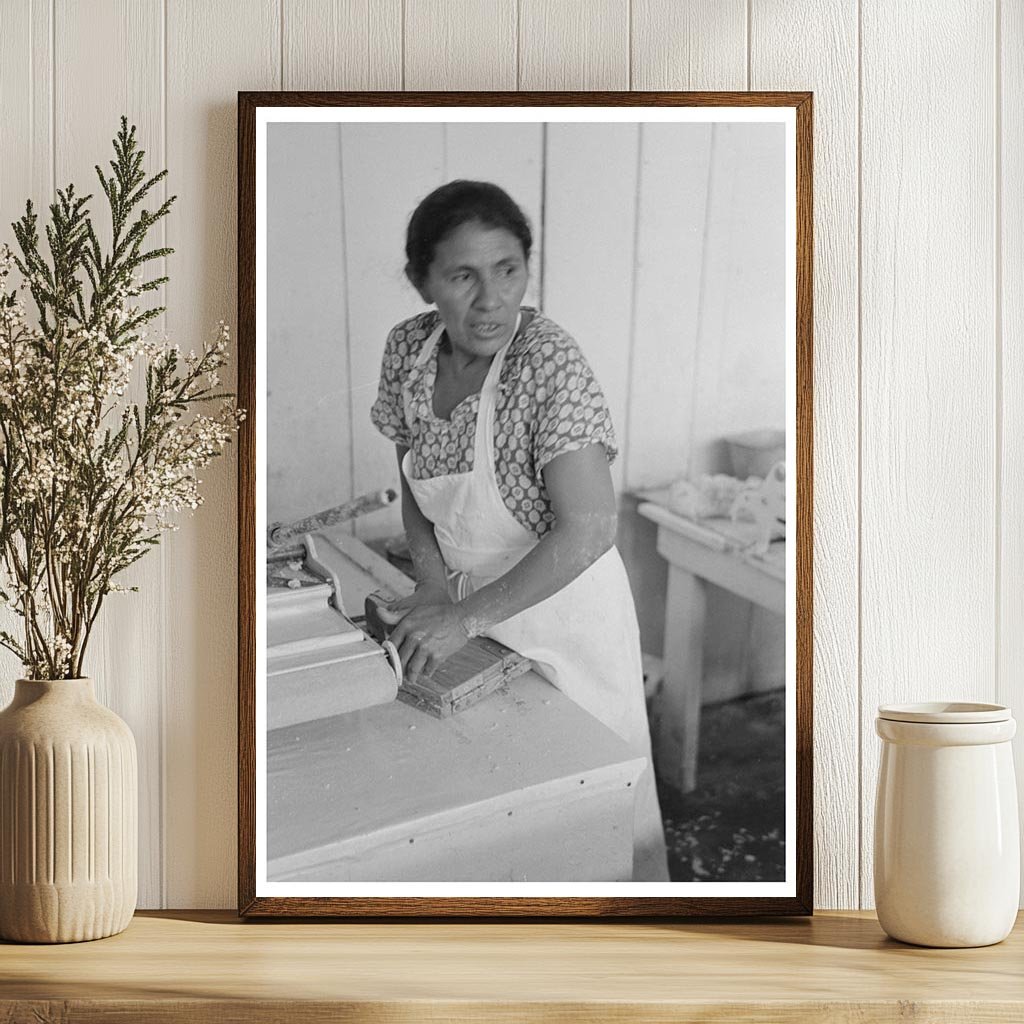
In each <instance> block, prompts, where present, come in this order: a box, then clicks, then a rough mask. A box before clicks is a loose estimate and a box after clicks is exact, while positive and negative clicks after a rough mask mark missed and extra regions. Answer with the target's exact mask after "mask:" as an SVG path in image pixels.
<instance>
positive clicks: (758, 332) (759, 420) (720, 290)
mask: <svg viewBox="0 0 1024 1024" xmlns="http://www.w3.org/2000/svg"><path fill="white" fill-rule="evenodd" d="M784 152H785V149H784V133H783V129H782V127H781V126H780V125H778V124H716V125H714V126H713V127H712V132H711V169H710V178H711V180H710V184H709V187H708V209H707V222H706V226H705V236H706V242H705V246H704V265H703V268H702V281H701V294H700V314H699V315H700V322H699V325H698V337H697V363H696V368H695V373H694V382H693V427H692V431H691V436H690V465H689V471H690V475H691V476H692V477H694V478H696V477H697V476H699V475H700V474H701V473H726V472H729V471H730V469H731V466H730V464H729V462H728V458H727V453H726V451H725V446H724V443H723V438H725V437H727V436H728V435H730V434H735V433H738V432H740V431H744V430H760V429H762V428H773V429H780V428H782V427H784V426H785V422H786V413H785V369H784V368H785V352H786V346H785V286H784V282H785V259H784V254H785V176H784V158H783V154H784ZM737 294H741V295H743V297H744V300H743V302H735V301H734V297H735V295H737Z"/></svg>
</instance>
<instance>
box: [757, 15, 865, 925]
mask: <svg viewBox="0 0 1024 1024" xmlns="http://www.w3.org/2000/svg"><path fill="white" fill-rule="evenodd" d="M751 72H752V80H751V86H752V88H755V89H810V90H813V92H814V123H815V135H814V238H815V246H814V248H815V253H814V264H815V273H814V284H815V291H814V334H815V346H814V363H815V380H814V396H815V406H816V409H817V414H816V416H815V424H814V455H815V464H816V467H815V474H814V531H815V534H814V652H815V657H814V693H815V707H814V712H815V714H814V748H815V752H816V756H815V758H814V767H815V776H814V813H815V829H814V833H815V848H814V872H815V884H814V891H815V905H816V906H819V907H839V908H842V907H856V906H858V905H859V899H860V892H859V884H858V873H859V867H860V853H861V851H860V844H859V820H860V806H859V803H858V800H857V783H858V774H859V771H860V757H859V753H860V743H859V739H860V737H859V732H860V713H859V706H860V705H859V696H860V695H859V666H858V642H857V641H858V630H857V608H858V604H857V586H856V580H857V573H858V561H857V500H858V490H857V443H858V436H857V426H858V415H857V372H858V369H857V355H858V330H857V327H858V325H857V282H858V276H857V274H858V271H857V159H858V151H857V113H858V108H857V12H856V9H855V7H854V6H853V5H850V4H835V3H831V2H829V0H823V2H815V3H811V4H802V5H800V6H790V5H778V4H774V3H770V2H765V0H757V2H755V3H754V6H753V10H752V18H751Z"/></svg>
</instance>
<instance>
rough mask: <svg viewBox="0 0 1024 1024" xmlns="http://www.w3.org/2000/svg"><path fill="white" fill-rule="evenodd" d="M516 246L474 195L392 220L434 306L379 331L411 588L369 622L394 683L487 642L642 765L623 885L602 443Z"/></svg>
mask: <svg viewBox="0 0 1024 1024" xmlns="http://www.w3.org/2000/svg"><path fill="white" fill-rule="evenodd" d="M531 244H532V235H531V231H530V226H529V223H528V221H527V219H526V217H525V216H524V214H523V212H522V211H521V210H520V208H519V207H518V206H517V204H516V203H515V202H514V201H513V200H512V199H511V198H510V197H509V196H508V195H507V193H505V192H504V191H503V190H502V189H500V188H499V187H498V186H496V185H493V184H490V183H488V182H475V181H453V182H449V183H448V184H446V185H443V186H441V187H440V188H438V189H436V190H435V191H434V192H432V193H431V194H430V195H428V196H427V197H426V198H425V199H424V200H423V201H422V202H421V203H420V204H419V206H418V207H417V208H416V210H415V211H414V212H413V214H412V217H411V218H410V221H409V227H408V232H407V237H406V249H405V251H406V259H407V262H406V267H405V272H406V275H407V277H408V279H409V281H410V282H411V283H412V285H413V287H415V289H416V290H417V292H418V293H419V294H420V297H421V298H422V299H423V301H424V302H425V303H427V304H429V305H430V306H432V307H434V308H432V309H430V310H429V311H427V312H423V313H420V314H418V315H417V316H414V317H411V318H410V319H408V320H405V321H403V322H402V323H400V324H398V325H397V326H395V327H394V328H393V329H392V330H391V332H390V333H389V335H388V339H387V344H386V347H385V352H384V358H383V364H382V369H381V380H380V391H379V394H378V398H377V401H376V403H375V404H374V406H373V410H372V419H373V423H374V424H375V426H376V427H377V428H378V429H379V430H380V431H381V432H382V433H383V434H384V435H385V436H386V437H388V438H390V439H391V440H392V441H394V442H395V445H396V447H397V454H398V460H399V464H400V467H401V481H402V517H403V522H404V525H405V530H406V533H407V535H408V541H409V548H410V553H411V555H412V560H413V564H414V566H415V575H416V590H415V592H414V593H413V594H412V595H410V596H409V597H407V598H404V599H403V600H401V601H397V602H395V603H394V604H393V605H391V607H390V610H389V611H387V612H386V613H385V618H386V621H388V622H389V623H390V624H391V625H392V626H393V631H392V633H391V640H392V641H393V642H394V643H395V645H396V646H397V647H398V650H399V653H400V655H401V658H402V663H403V666H404V669H405V671H406V672H407V673H408V675H409V676H410V677H412V678H416V677H417V676H419V675H421V674H428V673H430V672H431V671H432V669H433V668H434V667H435V666H436V665H437V664H438V663H439V662H441V661H443V660H444V659H446V658H448V657H449V656H451V655H452V654H454V653H455V652H456V651H457V650H459V649H460V648H461V647H462V646H463V645H464V644H465V643H466V642H467V641H468V640H469V639H470V638H471V637H474V636H479V635H486V636H490V637H493V638H494V639H495V640H498V641H499V642H501V643H503V644H505V645H507V646H508V647H510V648H512V649H513V650H515V651H518V652H519V653H520V654H522V655H524V656H525V657H527V658H530V659H531V660H532V661H533V663H534V666H535V668H536V670H537V671H538V672H539V673H540V674H541V675H542V676H544V677H545V678H546V679H548V680H549V681H550V682H551V683H552V684H553V685H554V686H556V687H557V688H558V689H559V690H561V691H562V693H564V694H565V695H566V696H567V697H568V698H570V699H571V700H572V701H574V702H575V703H576V704H578V705H579V706H580V707H582V708H584V709H585V710H586V711H587V712H589V713H590V714H591V715H593V716H594V717H595V718H597V719H598V720H599V721H601V722H603V723H604V724H605V725H606V726H607V727H608V728H609V729H611V730H612V731H613V732H615V733H617V734H618V735H619V736H620V737H622V739H624V740H625V741H626V742H627V743H628V744H629V745H630V748H631V749H632V750H633V751H634V752H635V753H637V754H638V755H643V756H645V757H647V758H648V767H647V769H646V770H645V772H644V775H643V776H642V778H641V781H640V784H639V786H638V790H637V794H636V815H635V829H634V839H635V846H634V858H633V878H634V880H635V881H668V869H667V864H666V856H665V840H664V833H663V830H662V821H661V814H660V811H659V807H658V797H657V791H656V789H655V785H654V773H653V768H652V766H651V745H650V734H649V727H648V722H647V712H646V706H645V702H644V689H643V675H642V669H641V660H640V637H639V630H638V627H637V620H636V610H635V608H634V604H633V596H632V592H631V590H630V586H629V580H628V578H627V576H626V571H625V567H624V566H623V564H622V559H621V557H620V556H619V553H618V550H617V549H616V547H615V534H616V519H617V515H616V500H615V492H614V489H613V486H612V479H611V473H610V471H609V465H610V463H611V462H612V461H613V459H614V458H615V456H616V454H617V452H616V442H615V435H614V431H613V428H612V423H611V417H610V415H609V412H608V408H607V405H606V403H605V399H604V395H603V393H602V391H601V388H600V386H599V385H598V383H597V381H596V380H595V378H594V375H593V372H592V371H591V369H590V366H589V365H588V363H587V361H586V359H585V358H584V356H583V354H582V352H581V351H580V349H579V347H578V346H577V344H576V342H575V341H574V340H573V339H572V338H571V337H570V336H569V334H567V333H566V331H565V330H563V329H562V328H561V327H559V326H558V324H556V323H554V322H553V321H552V320H549V319H548V318H547V317H546V316H544V315H543V314H542V313H540V312H538V311H537V310H536V309H533V308H531V307H527V306H523V305H522V304H521V303H522V300H523V296H524V294H525V292H526V285H527V279H528V272H529V258H530V248H531Z"/></svg>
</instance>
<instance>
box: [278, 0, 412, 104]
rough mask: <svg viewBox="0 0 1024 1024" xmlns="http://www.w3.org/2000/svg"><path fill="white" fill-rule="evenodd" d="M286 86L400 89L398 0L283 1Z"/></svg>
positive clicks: (400, 1) (400, 34)
mask: <svg viewBox="0 0 1024 1024" xmlns="http://www.w3.org/2000/svg"><path fill="white" fill-rule="evenodd" d="M281 3H282V4H283V7H282V15H281V17H282V24H283V30H284V40H283V60H284V66H283V68H282V79H283V82H284V88H285V89H337V90H345V89H400V88H401V87H402V0H281Z"/></svg>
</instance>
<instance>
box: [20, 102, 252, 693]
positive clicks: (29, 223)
mask: <svg viewBox="0 0 1024 1024" xmlns="http://www.w3.org/2000/svg"><path fill="white" fill-rule="evenodd" d="M144 157H145V153H144V152H143V151H141V150H139V148H138V145H137V142H136V138H135V127H134V126H132V127H131V128H130V129H129V127H128V122H127V119H126V118H122V119H121V129H120V131H119V132H118V134H117V137H116V138H115V139H114V159H113V160H112V161H110V167H111V171H112V173H111V174H110V175H109V176H107V175H105V174H104V173H103V171H102V170H101V169H100V168H99V167H97V168H96V174H97V176H98V178H99V181H100V185H101V187H102V189H103V193H104V195H105V196H106V199H107V205H108V206H109V210H110V220H111V227H112V235H111V242H110V245H109V247H104V246H103V245H101V244H100V241H99V239H98V237H97V234H96V231H95V230H94V227H93V222H92V220H91V218H90V214H89V209H88V206H87V204H88V202H89V201H90V199H91V198H92V197H91V196H81V197H79V196H77V195H76V194H75V190H74V186H73V185H69V186H68V187H67V188H66V189H64V190H63V191H61V190H58V192H57V199H56V202H54V203H53V204H51V205H50V222H49V223H48V224H47V225H46V227H45V235H46V249H47V250H48V255H44V253H43V252H42V250H41V246H40V239H39V233H38V219H37V216H36V213H35V211H34V209H33V206H32V203H31V202H28V203H26V207H25V215H24V216H23V217H22V218H21V219H20V220H19V221H17V222H16V223H15V224H14V225H13V228H14V234H15V238H16V240H17V243H18V247H19V249H20V255H18V254H15V253H14V252H12V250H11V249H10V248H9V247H7V246H3V247H0V565H2V568H3V580H2V582H0V602H2V603H5V604H7V605H9V606H10V607H11V608H12V609H13V611H14V612H15V614H16V615H17V616H19V617H20V619H21V625H22V628H21V630H19V632H20V634H21V635H20V636H14V635H12V634H11V633H10V632H8V631H6V630H0V645H2V646H4V647H6V648H8V649H9V650H11V651H13V652H14V653H15V654H16V655H17V656H18V657H19V658H20V659H21V661H22V663H23V664H24V666H25V670H26V672H27V673H28V677H29V678H33V679H41V678H45V679H62V678H76V677H78V676H81V675H82V666H83V659H84V656H85V652H86V647H87V644H88V641H89V637H90V634H91V631H92V629H93V626H94V625H95V622H96V617H97V615H98V613H99V610H100V607H101V605H102V603H103V599H104V597H105V596H106V595H107V594H109V593H112V592H117V591H123V590H125V589H126V588H124V587H121V586H120V585H119V584H117V583H116V582H115V577H116V576H117V574H118V573H120V572H121V571H122V570H124V569H125V568H127V567H128V566H129V565H131V564H132V563H134V562H135V561H137V560H138V559H139V558H141V557H142V556H143V555H144V554H145V553H146V552H147V551H148V550H149V549H150V548H151V547H152V546H153V545H155V544H156V543H158V542H159V538H160V534H161V532H162V531H164V530H170V529H177V525H176V524H175V523H174V522H172V520H171V518H170V515H171V514H172V513H174V512H177V511H181V510H191V509H195V508H196V507H197V506H198V505H199V504H200V503H201V501H202V499H201V497H200V496H199V493H198V485H199V483H201V481H200V480H199V478H198V476H197V471H198V470H199V469H201V468H202V467H203V466H206V465H207V464H209V462H210V461H211V460H212V459H214V458H215V457H216V456H217V455H219V454H220V453H221V452H222V451H223V449H224V446H225V445H226V444H227V443H228V442H229V440H230V438H231V435H232V434H233V433H234V432H235V430H236V429H237V426H238V424H239V422H240V421H241V419H242V418H243V416H244V413H243V412H241V411H240V410H239V409H238V408H237V406H236V404H235V401H234V396H233V395H232V394H231V393H230V392H224V391H220V390H218V388H219V384H220V380H219V375H218V370H219V369H220V368H221V367H223V366H224V364H225V363H226V362H227V359H228V356H227V350H228V329H227V326H226V325H225V324H224V323H221V324H220V325H219V331H218V333H217V336H216V338H215V340H213V341H212V342H210V343H207V344H205V345H203V346H202V348H201V349H200V351H199V352H198V353H197V352H195V351H191V352H189V353H188V354H187V355H186V354H183V353H182V352H181V351H180V350H179V349H178V347H177V346H176V345H170V344H168V343H167V342H166V340H159V341H156V340H150V339H149V338H148V335H147V331H146V325H147V324H148V323H149V322H150V321H151V320H153V319H154V318H155V317H157V316H159V315H160V314H161V313H163V312H164V307H162V306H160V307H150V308H147V309H142V308H140V306H139V305H138V304H137V302H136V300H137V298H138V296H140V295H142V294H143V293H144V292H151V291H154V290H156V289H157V288H159V287H160V286H161V285H162V284H164V283H165V282H166V281H167V278H166V277H158V278H155V279H152V280H149V281H145V280H144V268H145V265H146V264H147V263H149V262H150V261H152V260H156V259H160V258H162V257H165V256H168V255H169V254H170V253H171V252H173V250H172V249H169V248H155V249H149V250H147V249H145V244H146V236H147V234H148V233H149V231H150V229H151V228H152V227H153V226H154V225H155V224H156V223H157V222H158V221H160V220H161V219H162V218H163V217H165V216H166V215H167V213H168V211H169V210H170V208H171V205H172V204H173V203H174V201H175V197H174V196H172V197H170V198H169V199H167V200H165V201H164V202H162V203H161V204H160V205H159V206H157V207H156V209H155V210H152V211H150V210H148V209H145V208H140V203H142V201H143V200H144V199H145V197H146V196H147V195H148V194H149V193H150V191H151V190H152V189H153V187H154V186H155V185H156V184H157V183H158V182H160V181H162V180H163V179H164V177H166V174H167V172H166V170H164V171H161V172H160V173H158V174H155V175H153V176H152V177H149V178H147V177H146V174H145V171H144V169H143V158H144ZM15 269H16V270H17V271H18V272H19V273H20V275H21V277H22V281H21V283H20V284H19V285H18V286H16V287H15V286H14V284H13V282H12V281H11V280H10V278H11V274H12V272H13V271H14V270H15ZM26 288H27V289H28V291H29V293H30V294H31V296H32V299H33V301H34V304H35V317H34V318H33V319H34V322H31V321H30V319H29V316H28V313H27V311H26V304H25V301H24V298H23V295H22V293H23V292H24V291H25V289H26ZM137 366H138V367H140V368H141V367H144V369H145V391H146V394H145V401H144V402H142V401H139V402H135V401H132V400H131V397H130V393H131V391H132V379H133V375H134V374H135V370H136V367H137ZM207 403H219V404H216V406H215V408H214V410H213V411H212V412H211V413H204V412H200V411H198V409H197V408H196V407H197V406H199V405H205V404H207ZM128 589H131V590H135V589H137V588H135V587H131V588H128Z"/></svg>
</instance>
